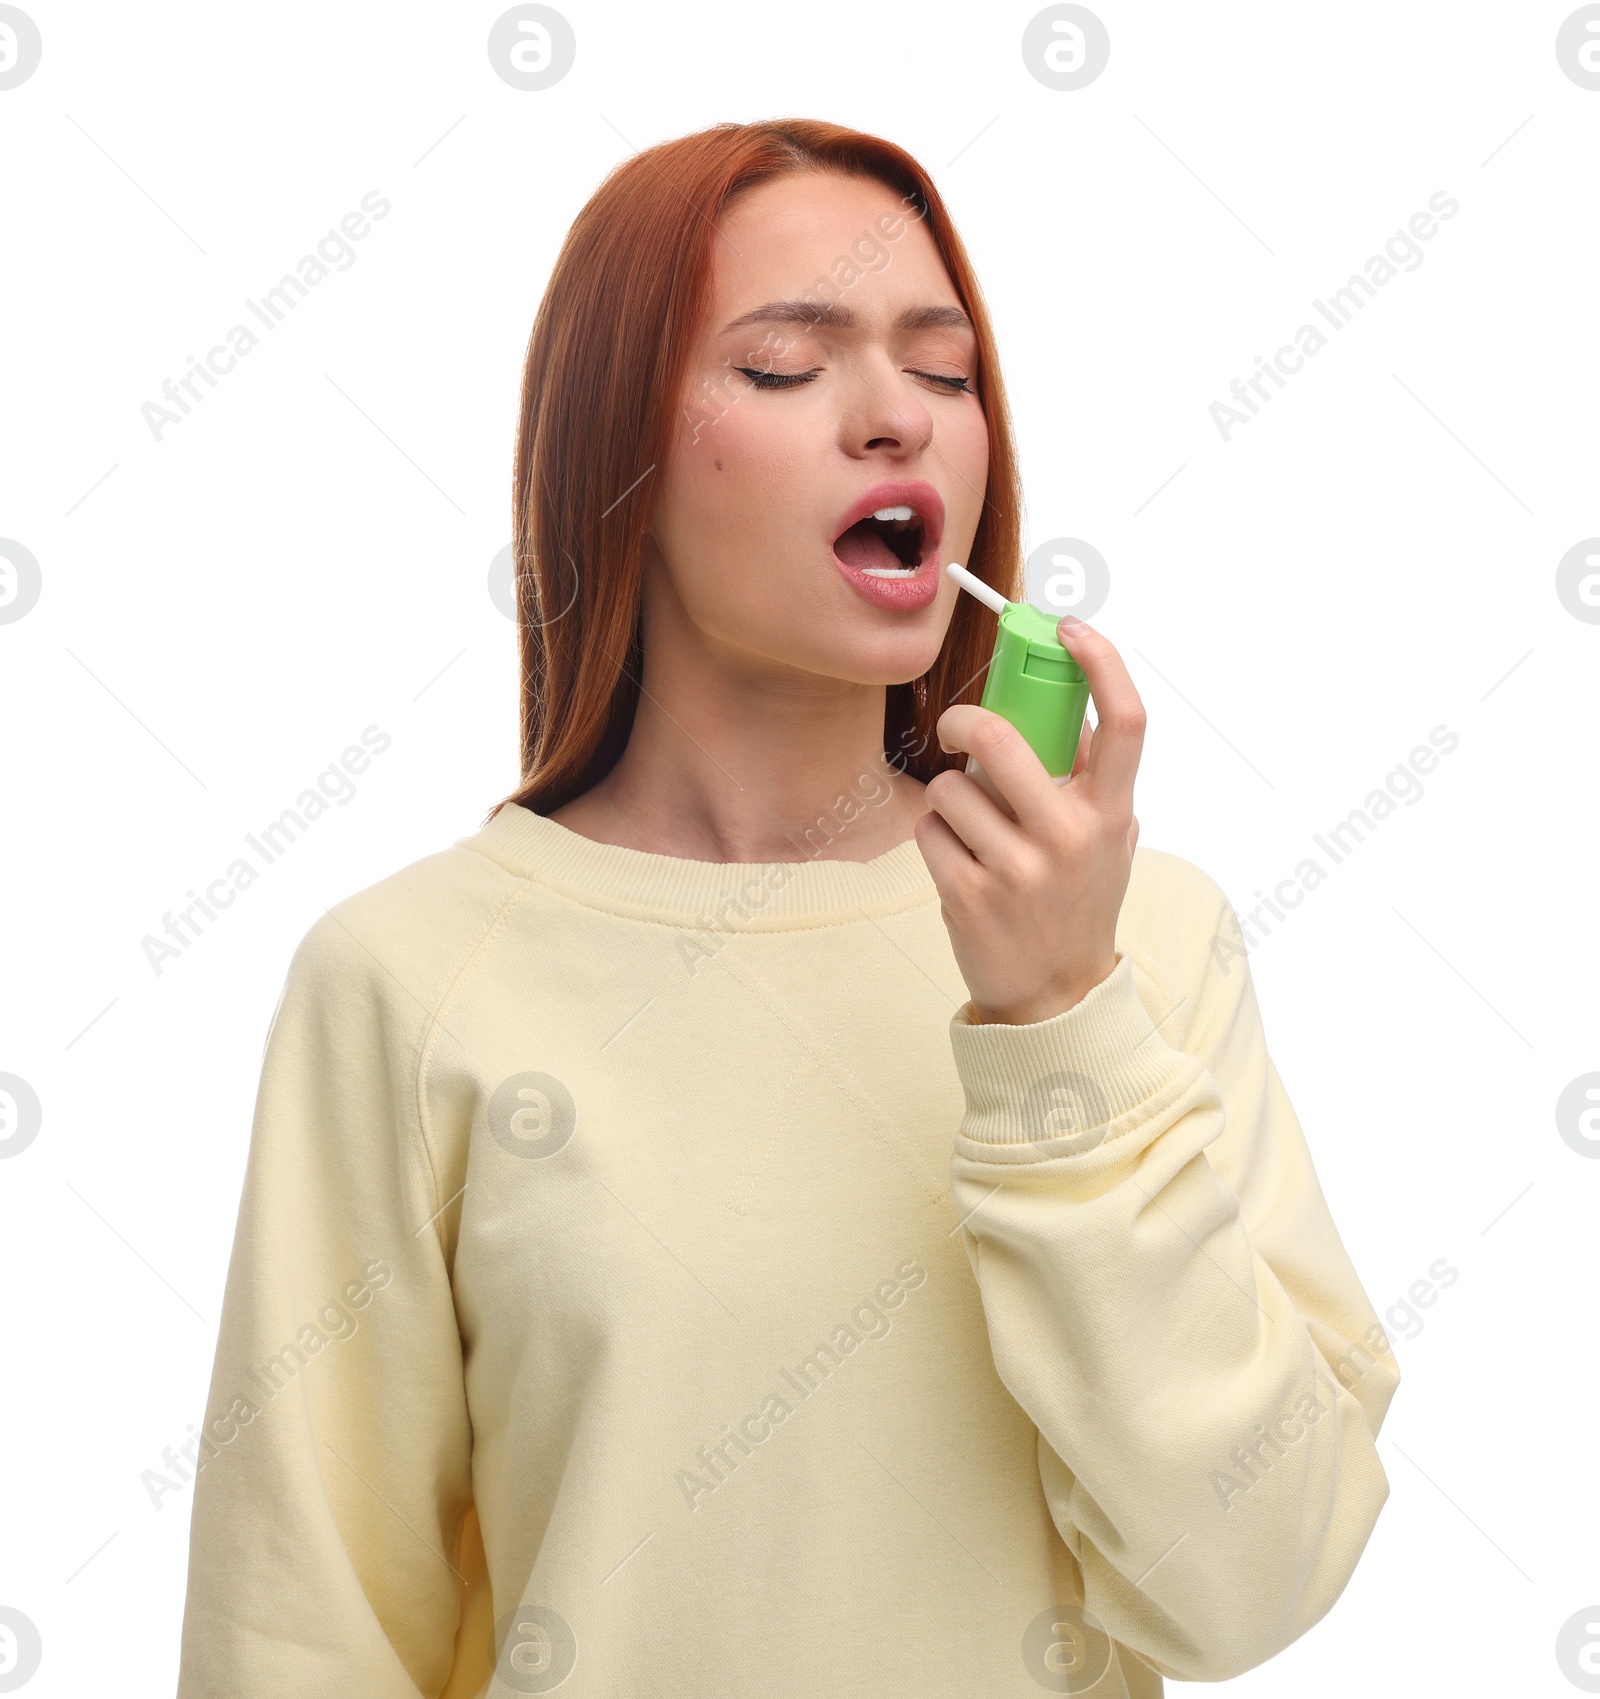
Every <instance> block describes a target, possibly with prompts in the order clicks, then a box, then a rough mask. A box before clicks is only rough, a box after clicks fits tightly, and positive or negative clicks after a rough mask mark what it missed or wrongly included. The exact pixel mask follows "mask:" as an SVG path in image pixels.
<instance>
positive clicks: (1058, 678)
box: [945, 561, 1089, 819]
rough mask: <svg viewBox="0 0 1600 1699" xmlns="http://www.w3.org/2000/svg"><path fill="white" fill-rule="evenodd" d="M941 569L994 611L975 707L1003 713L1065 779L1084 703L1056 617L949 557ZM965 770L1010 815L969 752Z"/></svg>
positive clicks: (1080, 674) (1080, 679)
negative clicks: (989, 652)
mask: <svg viewBox="0 0 1600 1699" xmlns="http://www.w3.org/2000/svg"><path fill="white" fill-rule="evenodd" d="M945 571H946V572H947V573H948V574H949V576H950V577H951V578H953V579H954V580H955V581H956V583H957V584H959V585H960V586H961V588H962V589H963V590H965V591H967V592H968V593H969V594H971V595H974V596H976V597H977V598H978V600H979V601H980V602H982V603H983V605H984V606H985V607H988V608H993V609H994V611H995V612H996V613H997V614H999V616H1000V628H999V630H998V631H997V632H996V633H995V639H994V655H993V656H992V658H991V659H990V662H989V673H988V677H987V678H986V679H985V680H984V685H983V698H982V700H981V702H980V703H979V706H980V707H983V708H988V709H989V710H991V712H993V713H996V714H999V715H1000V717H1001V718H1002V719H1005V720H1009V721H1010V722H1011V724H1012V725H1014V726H1015V727H1016V728H1017V730H1018V731H1019V732H1021V733H1022V735H1023V737H1024V738H1025V739H1026V740H1027V743H1028V746H1029V748H1031V749H1032V750H1033V752H1034V754H1035V755H1037V756H1038V757H1039V760H1040V761H1041V762H1042V763H1043V765H1044V770H1045V771H1046V772H1047V773H1048V774H1049V775H1050V777H1051V778H1052V779H1054V780H1055V782H1056V783H1057V784H1058V785H1064V784H1065V783H1066V782H1067V780H1068V779H1069V778H1071V777H1072V762H1073V758H1074V757H1075V756H1076V755H1077V753H1078V739H1079V738H1080V737H1081V736H1082V735H1083V716H1084V712H1085V710H1086V709H1087V708H1088V705H1089V679H1088V675H1087V674H1086V673H1085V672H1084V670H1083V668H1082V667H1080V666H1079V665H1078V663H1077V662H1076V661H1075V660H1073V658H1072V656H1071V655H1069V654H1068V653H1067V651H1066V650H1065V649H1064V648H1063V647H1062V645H1061V644H1060V643H1059V642H1058V641H1057V639H1056V622H1055V620H1054V619H1052V618H1051V617H1050V615H1049V614H1047V613H1042V612H1041V611H1040V610H1039V609H1038V608H1036V607H1034V606H1033V604H1032V603H1031V602H1008V601H1007V600H1006V599H1005V597H1004V596H1002V595H1001V594H1000V592H999V591H998V590H996V589H994V588H992V587H991V586H990V585H988V584H985V583H984V581H983V580H982V579H981V578H979V577H977V576H976V575H975V574H973V573H971V572H968V571H967V569H966V568H965V567H964V566H960V565H958V564H957V563H956V562H955V561H951V562H950V563H949V564H948V565H947V566H946V567H945ZM966 772H967V775H968V777H969V778H971V779H973V780H975V781H976V782H977V783H978V784H979V785H981V786H982V788H983V789H984V790H986V791H987V792H988V793H989V795H990V796H992V797H993V798H994V800H995V801H996V802H997V803H999V805H1000V807H1001V808H1002V809H1003V810H1004V811H1005V812H1006V813H1007V814H1008V815H1012V810H1011V807H1010V805H1009V804H1008V803H1007V802H1006V800H1005V798H1004V797H1003V796H1001V794H1000V792H999V790H998V789H997V788H996V786H995V783H994V781H993V780H992V779H991V778H990V777H989V775H988V774H987V773H986V772H985V771H984V770H983V768H982V767H981V766H980V765H979V764H978V758H977V757H976V756H975V755H970V754H969V755H968V756H967V765H966ZM1012 818H1013V819H1014V818H1015V815H1012Z"/></svg>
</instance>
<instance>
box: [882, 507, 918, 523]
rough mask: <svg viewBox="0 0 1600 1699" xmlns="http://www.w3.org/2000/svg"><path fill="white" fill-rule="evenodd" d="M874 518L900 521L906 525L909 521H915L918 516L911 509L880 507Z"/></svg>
mask: <svg viewBox="0 0 1600 1699" xmlns="http://www.w3.org/2000/svg"><path fill="white" fill-rule="evenodd" d="M872 517H873V518H874V519H898V520H900V521H901V522H902V523H904V521H906V520H908V519H914V518H915V517H916V514H915V512H914V511H913V510H912V509H911V508H909V507H880V508H879V509H878V511H877V512H876V513H874V514H873V516H872Z"/></svg>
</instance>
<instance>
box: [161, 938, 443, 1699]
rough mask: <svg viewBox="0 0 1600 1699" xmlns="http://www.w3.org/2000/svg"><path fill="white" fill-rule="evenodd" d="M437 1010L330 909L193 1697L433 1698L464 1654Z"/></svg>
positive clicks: (207, 1423) (284, 1050) (267, 1106)
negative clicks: (437, 1148) (459, 1634)
mask: <svg viewBox="0 0 1600 1699" xmlns="http://www.w3.org/2000/svg"><path fill="white" fill-rule="evenodd" d="M380 953H381V946H380ZM427 1024H428V1016H427V1011H426V1010H425V1009H424V1008H423V1007H422V1006H421V1005H420V1004H419V1002H418V1000H417V998H416V997H415V995H414V994H412V993H410V992H408V990H407V988H406V987H405V986H404V985H402V984H400V983H399V982H398V981H397V980H396V979H395V978H394V975H393V973H392V972H391V971H389V970H387V969H386V968H385V966H384V964H383V962H381V961H380V960H379V959H378V955H377V954H375V953H374V950H373V948H372V947H371V944H370V942H363V941H362V940H361V939H360V938H358V937H357V936H356V934H355V932H354V931H353V930H351V929H350V927H348V926H347V925H346V924H345V923H344V921H342V920H341V919H340V917H339V915H338V913H337V912H329V913H327V914H325V915H324V916H323V918H322V919H320V920H319V921H318V922H317V923H316V925H314V926H313V927H312V928H311V930H310V931H309V932H308V933H307V935H306V937H305V938H304V940H303V941H302V942H301V944H300V946H299V948H298V949H297V950H296V952H295V955H294V958H293V960H292V962H291V964H290V968H289V973H288V978H287V982H286V984H285V986H284V989H283V993H282V996H281V997H280V999H279V1003H278V1008H277V1010H276V1012H275V1014H274V1016H273V1021H272V1025H271V1028H270V1031H269V1033H268V1038H267V1045H266V1052H265V1056H264V1058H263V1063H262V1073H261V1082H260V1089H259V1092H258V1095H257V1099H256V1109H255V1118H254V1123H253V1127H252V1133H251V1140H250V1151H249V1158H248V1161H247V1164H246V1171H245V1180H244V1188H243V1193H242V1197H241V1201H240V1206H239V1215H238V1223H237V1228H236V1232H235V1237H234V1243H233V1252H232V1257H231V1260H230V1263H229V1267H228V1276H227V1284H226V1289H225V1292H224V1296H223V1304H222V1313H221V1321H220V1324H219V1333H218V1339H217V1347H216V1357H215V1362H214V1367H213V1370H212V1378H211V1386H210V1395H209V1398H208V1400H207V1403H206V1408H205V1415H204V1421H203V1424H202V1431H201V1435H200V1436H199V1437H200V1450H199V1454H198V1461H199V1469H198V1473H197V1475H196V1478H195V1488H194V1504H193V1510H192V1514H191V1521H190V1550H189V1575H188V1594H187V1601H186V1606H185V1613H184V1621H183V1637H182V1656H181V1665H180V1670H179V1677H178V1699H224V1696H225V1699H279V1696H281V1695H283V1694H289V1693H293V1694H296V1695H300V1696H302V1699H320V1696H322V1695H326V1696H328V1699H335V1696H337V1699H347V1696H352V1695H356V1694H359V1695H361V1699H417V1696H418V1695H426V1696H427V1699H436V1696H437V1695H438V1694H439V1693H440V1692H441V1689H442V1688H443V1687H444V1684H445V1682H446V1681H447V1679H449V1677H450V1673H451V1667H452V1662H453V1656H454V1648H455V1638H456V1631H457V1627H458V1623H459V1620H460V1615H461V1606H462V1601H463V1597H464V1592H465V1583H464V1582H463V1579H462V1576H461V1574H460V1570H461V1569H462V1568H463V1567H468V1568H470V1559H464V1558H463V1556H462V1554H461V1550H460V1542H461V1535H462V1528H463V1523H464V1522H465V1521H466V1518H467V1513H468V1511H469V1509H470V1507H471V1454H472V1442H471V1431H470V1426H469V1422H468V1415H467V1408H466V1398H465V1391H464V1381H463V1374H462V1353H461V1341H460V1335H459V1332H458V1329H457V1323H456V1316H455V1310H454V1303H453V1298H452V1291H451V1283H450V1277H449V1272H448V1269H447V1267H446V1261H445V1255H444V1249H443V1242H442V1239H441V1234H440V1229H439V1226H438V1219H437V1218H438V1216H439V1213H440V1207H441V1205H442V1204H444V1203H445V1202H446V1201H447V1199H445V1198H440V1197H438V1196H437V1195H436V1187H435V1184H434V1180H433V1174H432V1167H431V1164H430V1161H429V1155H428V1151H427V1149H426V1147H425V1144H424V1141H423V1134H422V1127H421V1122H420V1117H419V1109H418V1082H417V1069H418V1057H419V1053H420V1051H421V1048H422V1041H423V1038H424V1034H425V1029H426V1027H427Z"/></svg>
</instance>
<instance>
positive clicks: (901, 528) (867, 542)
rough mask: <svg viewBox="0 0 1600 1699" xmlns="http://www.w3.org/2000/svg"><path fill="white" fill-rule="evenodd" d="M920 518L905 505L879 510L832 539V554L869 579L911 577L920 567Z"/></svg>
mask: <svg viewBox="0 0 1600 1699" xmlns="http://www.w3.org/2000/svg"><path fill="white" fill-rule="evenodd" d="M922 542H923V530H922V516H921V515H920V514H919V513H918V512H917V510H916V509H915V508H914V507H909V506H907V505H905V504H904V503H901V504H899V505H896V506H893V507H880V508H879V509H877V511H876V512H874V513H869V514H868V515H867V516H866V518H864V519H858V520H857V521H856V522H855V524H854V525H852V526H851V527H850V528H849V529H848V530H847V531H845V532H843V533H842V534H841V535H840V536H838V537H836V538H835V539H834V544H833V552H834V553H835V554H836V555H837V556H838V557H839V559H840V560H842V561H843V562H844V564H845V565H846V566H849V567H853V568H854V569H855V570H856V571H857V572H864V573H865V574H866V575H867V576H868V577H869V578H910V577H911V576H912V575H913V574H914V573H915V572H916V571H917V569H918V568H919V567H920V566H921V565H922V552H923V550H922Z"/></svg>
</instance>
